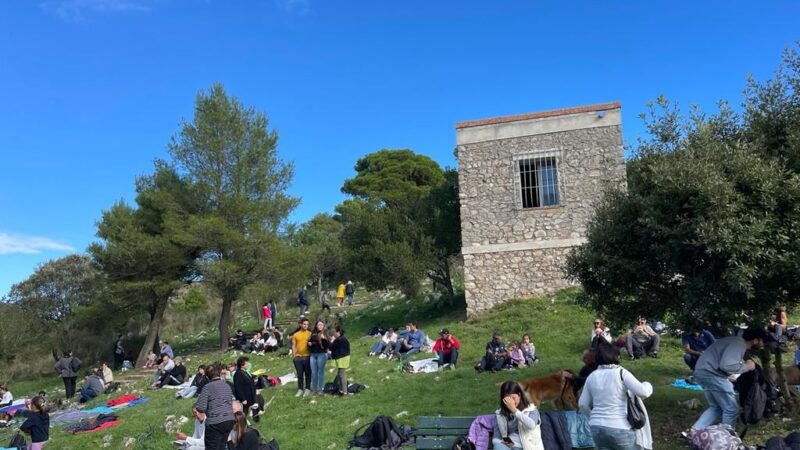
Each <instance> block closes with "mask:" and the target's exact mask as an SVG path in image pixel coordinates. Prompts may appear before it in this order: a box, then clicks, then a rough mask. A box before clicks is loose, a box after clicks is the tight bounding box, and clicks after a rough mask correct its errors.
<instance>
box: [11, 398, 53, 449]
mask: <svg viewBox="0 0 800 450" xmlns="http://www.w3.org/2000/svg"><path fill="white" fill-rule="evenodd" d="M28 408H29V410H28V411H25V412H23V415H24V416H25V417H27V419H26V420H25V422H23V423H22V425H20V427H19V429H20V430H22V432H23V433H25V434H29V435H31V445H29V446H28V450H42V447H44V444H46V443H47V441H48V440H50V414H48V413H49V408H47V407H45V406H44V398H43V397H41V396H39V395H37V396H36V397H33V399H32V400H31V401H30V404H29V405H28ZM17 414H19V413H17Z"/></svg>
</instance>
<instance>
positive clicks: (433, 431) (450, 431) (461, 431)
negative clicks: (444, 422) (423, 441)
mask: <svg viewBox="0 0 800 450" xmlns="http://www.w3.org/2000/svg"><path fill="white" fill-rule="evenodd" d="M468 432H469V428H417V430H416V433H417V436H465V435H466V434H467V433H468Z"/></svg>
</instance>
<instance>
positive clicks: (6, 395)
mask: <svg viewBox="0 0 800 450" xmlns="http://www.w3.org/2000/svg"><path fill="white" fill-rule="evenodd" d="M0 395H2V396H3V397H2V399H0V406H8V405H10V404H12V403H13V402H14V396H13V395H11V391H9V390H8V386H0Z"/></svg>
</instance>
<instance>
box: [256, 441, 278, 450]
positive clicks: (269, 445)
mask: <svg viewBox="0 0 800 450" xmlns="http://www.w3.org/2000/svg"><path fill="white" fill-rule="evenodd" d="M258 450H280V449H279V448H278V441H276V440H275V439H273V440H271V441H269V442H267V441H265V440H264V439H261V440H260V441H259V443H258Z"/></svg>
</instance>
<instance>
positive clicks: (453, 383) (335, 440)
mask: <svg viewBox="0 0 800 450" xmlns="http://www.w3.org/2000/svg"><path fill="white" fill-rule="evenodd" d="M576 292H577V291H575V290H567V291H562V292H560V293H558V294H556V295H554V296H547V297H541V298H536V299H531V300H517V301H512V302H509V303H507V304H505V305H503V306H501V307H498V308H495V309H493V310H491V311H489V312H487V313H485V314H483V315H482V316H481V317H479V318H477V319H475V320H469V321H467V320H465V316H464V306H463V304H460V305H456V306H448V305H444V304H440V303H439V302H437V301H436V300H433V299H432V298H430V297H427V298H419V299H414V300H400V299H377V298H376V299H373V300H372V301H370V302H369V303H368V305H367V306H357V307H353V308H346V309H344V310H343V311H346V313H347V317H346V318H344V323H345V326H346V329H347V332H348V336H349V339H350V342H351V346H352V353H353V358H352V368H351V370H350V372H349V377H350V378H351V379H352V380H353V381H355V382H358V383H362V384H366V385H368V386H369V388H368V389H367V390H365V391H364V392H362V393H360V394H358V395H354V396H348V397H344V398H339V397H330V396H324V397H307V398H295V397H294V393H295V391H296V385H294V384H291V385H289V386H282V387H275V388H270V389H266V390H264V392H263V395H264V397H265V399H266V400H267V401H270V399H273V397H274V400H272V403H271V405H270V406H269V407H268V409H267V412H266V414H265V415H264V416H262V420H261V422H260V423H259V424H258V425H257V428H258V429H259V431H260V432H261V434H262V436H264V437H267V438H272V437H275V438H277V440H278V442H279V443H280V445H281V448H283V449H287V450H305V449H331V450H333V449H344V448H347V441H348V440H349V439H350V438H352V436H353V433H354V431H355V430H356V429H357V428H358V427H359V426H360V425H363V424H364V423H366V422H368V421H370V420H371V419H372V418H373V417H374V416H376V415H380V414H383V415H389V416H392V417H396V421H398V422H399V423H408V424H411V425H413V423H414V421H415V418H416V417H417V416H421V415H436V414H443V415H476V414H486V413H490V412H492V411H494V410H495V409H496V408H497V407H498V403H499V398H498V388H497V384H498V383H499V382H501V381H504V380H506V379H522V378H527V377H531V376H538V375H544V374H550V373H552V372H555V371H557V370H560V369H563V368H571V369H575V370H577V369H579V368H580V366H581V361H580V353H581V351H582V350H583V348H584V346H585V345H586V344H587V339H588V334H589V330H590V328H591V324H592V319H593V317H592V314H591V312H589V311H587V310H585V309H582V308H580V307H578V306H576V305H575V304H574V302H573V298H574V296H575V294H576ZM337 311H341V310H337V309H334V312H337ZM313 313H316V311H313ZM312 316H313V314H312ZM407 320H416V321H417V322H418V323H419V325H420V328H421V329H422V330H423V331H425V332H426V333H427V334H428V335H429V336H431V337H434V336H435V335H436V334H437V332H438V330H439V329H440V328H442V327H448V328H449V329H450V330H451V332H452V333H453V334H454V335H455V336H456V337H458V338H459V340H460V341H461V343H462V351H461V355H460V359H461V363H460V365H459V367H458V369H457V370H454V371H446V372H441V373H435V374H406V373H398V372H394V371H393V369H394V367H395V365H396V363H394V362H388V361H385V360H380V359H377V358H368V357H367V356H366V354H367V352H368V349H369V346H370V345H371V344H372V342H373V340H372V339H367V338H362V337H361V336H362V335H363V334H364V332H365V331H366V330H368V329H369V328H370V327H372V326H378V325H382V326H402V325H403V324H404V323H405V322H406V321H407ZM494 331H500V332H501V333H503V335H504V337H505V339H519V338H520V337H521V336H522V334H523V333H530V334H531V336H532V339H533V341H534V343H535V344H536V348H537V354H538V355H539V357H540V358H541V363H540V364H538V365H537V366H536V367H533V368H529V369H522V370H517V371H503V372H499V373H494V374H492V373H476V372H475V371H474V370H473V369H472V365H473V364H474V363H475V361H477V360H478V359H479V358H480V356H481V355H482V354H483V349H484V346H485V345H486V342H487V341H488V340H489V338H490V336H491V334H492V332H494ZM210 339H213V336H209V337H207V338H206V339H205V340H203V341H187V342H184V343H182V344H179V345H178V346H177V348H176V350H177V354H182V355H186V356H189V359H190V361H189V362H188V363H187V366H188V369H189V371H190V372H193V371H194V370H195V369H196V368H197V365H198V364H201V363H208V362H212V361H216V360H221V361H229V360H233V359H235V358H234V356H233V355H232V354H231V353H227V354H223V353H220V352H214V351H206V352H202V351H200V350H198V349H197V348H198V347H200V346H202V345H207V344H208V343H209V342H213V341H210ZM681 355H682V352H681V350H680V346H679V342H678V340H677V339H675V338H671V337H666V338H665V339H664V340H663V343H662V351H661V358H659V359H650V358H648V359H644V360H638V361H625V362H624V363H623V365H624V366H625V367H626V368H628V369H629V370H631V371H632V372H633V373H634V374H635V375H636V376H637V377H638V378H639V379H640V380H647V381H650V382H651V383H653V386H654V388H655V393H654V395H653V396H652V397H651V398H650V399H648V400H647V402H646V405H647V408H648V411H649V413H650V417H651V422H652V427H653V434H654V438H655V448H656V449H659V450H661V449H682V448H686V446H685V445H684V444H683V442H682V441H681V439H680V438H679V437H678V433H679V432H680V431H681V430H682V429H685V428H687V427H688V426H689V425H690V424H691V423H692V422H693V421H694V420H695V419H696V417H697V416H698V415H699V413H700V411H699V410H695V411H692V410H689V409H687V408H686V407H685V406H682V405H680V404H679V402H682V401H685V400H688V399H691V398H698V399H702V394H701V393H695V392H693V391H686V390H679V389H675V388H672V387H669V386H668V385H669V384H670V383H671V382H672V381H673V380H675V378H679V377H684V376H686V375H688V371H687V369H686V367H685V366H684V364H683V360H682V357H681ZM427 356H428V355H421V356H419V357H420V358H422V357H427ZM251 361H253V364H254V367H255V368H265V369H267V370H268V372H269V374H271V375H275V376H280V375H284V374H287V373H290V372H292V370H293V369H292V363H291V360H290V358H289V357H288V356H278V355H274V354H268V355H265V356H255V355H252V357H251ZM332 378H333V373H329V374H328V376H327V377H326V379H327V380H328V381H331V380H332ZM58 386H60V382H59V380H57V379H46V380H35V381H34V380H32V381H29V382H26V383H21V384H16V385H15V386H12V390H13V392H15V394H17V395H18V396H19V394H25V393H33V392H36V391H38V390H39V389H40V388H47V389H54V388H56V387H58ZM132 389H137V390H140V391H143V392H144V395H146V396H148V397H150V401H149V402H148V403H145V404H143V405H139V406H136V407H133V408H127V409H123V410H121V411H119V416H120V418H121V419H122V422H121V424H120V425H118V426H116V427H114V428H111V429H109V430H107V431H102V432H99V433H90V434H83V435H75V436H73V435H69V434H67V433H64V432H63V431H62V429H63V426H62V427H54V428H52V429H51V440H50V444H49V445H48V448H53V449H63V450H79V449H87V448H102V447H103V439H104V436H106V435H109V436H111V438H110V439H111V443H110V445H109V446H108V447H107V448H112V449H116V448H123V446H122V442H123V440H124V439H125V438H126V437H134V438H136V439H137V442H136V446H135V448H137V449H168V448H172V447H171V444H170V442H171V441H172V440H173V439H174V437H173V435H168V434H167V433H166V432H165V431H164V428H163V423H164V419H165V418H166V416H168V415H173V414H174V415H184V416H187V417H191V411H190V409H191V405H192V400H175V399H174V391H172V390H147V389H146V383H145V382H140V383H138V384H134V385H131V386H130V387H127V388H126V389H123V392H126V391H130V390H132ZM105 400H106V398H102V399H96V400H94V401H92V402H90V403H89V404H88V406H89V407H92V406H96V405H99V404H101V403H102V402H104V401H105ZM547 408H549V406H545V407H544V409H547ZM798 428H800V426H798V418H792V420H790V421H786V422H785V421H781V420H780V419H777V420H773V421H770V422H767V423H764V424H761V425H759V426H758V427H757V428H756V429H754V430H751V432H750V436H749V438H748V442H749V443H751V444H755V443H763V441H764V440H766V437H768V436H772V435H775V434H785V433H786V432H788V431H790V430H794V429H798ZM183 431H185V432H188V433H191V421H190V422H189V423H188V424H187V425H186V426H185V427H184V430H183ZM11 434H12V433H11V431H10V430H3V431H0V443H5V442H7V440H8V439H9V438H10V436H11ZM106 439H109V438H106Z"/></svg>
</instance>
